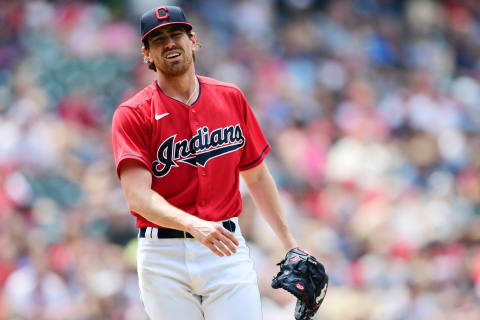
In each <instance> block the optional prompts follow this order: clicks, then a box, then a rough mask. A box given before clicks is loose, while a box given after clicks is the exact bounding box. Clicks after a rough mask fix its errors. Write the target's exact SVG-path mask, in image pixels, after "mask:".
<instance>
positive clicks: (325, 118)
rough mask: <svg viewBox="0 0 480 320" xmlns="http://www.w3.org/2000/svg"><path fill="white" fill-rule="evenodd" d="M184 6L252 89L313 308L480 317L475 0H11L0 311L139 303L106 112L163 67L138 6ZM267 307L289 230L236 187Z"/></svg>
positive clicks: (4, 45) (275, 312) (268, 309)
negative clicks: (324, 276)
mask: <svg viewBox="0 0 480 320" xmlns="http://www.w3.org/2000/svg"><path fill="white" fill-rule="evenodd" d="M159 4H170V5H181V6H182V7H183V8H184V10H185V12H186V14H187V16H188V18H189V20H190V21H191V22H192V23H193V25H194V26H195V29H194V31H196V32H197V35H198V39H199V41H200V42H201V43H202V48H201V50H200V52H199V53H198V54H197V62H196V68H197V72H198V73H199V74H202V75H206V76H211V77H214V78H217V79H219V80H222V81H228V82H232V83H234V84H236V85H237V86H239V87H240V88H241V89H242V90H243V91H244V92H245V94H246V96H247V99H248V100H249V103H250V105H251V106H252V108H253V110H254V111H255V113H256V115H257V117H258V119H259V121H260V122H261V125H262V127H263V129H264V131H265V134H266V135H267V138H268V140H269V142H270V143H271V145H272V147H273V149H272V152H271V153H270V155H269V156H268V157H267V160H266V161H267V163H268V165H269V167H270V169H271V171H272V174H273V176H274V177H275V180H276V181H277V183H278V186H279V189H280V192H281V197H282V201H283V202H284V207H285V209H286V214H287V217H288V220H289V223H290V225H291V227H292V230H293V232H294V234H295V236H296V237H297V239H298V241H299V243H300V244H301V246H302V247H304V248H306V249H308V250H309V251H311V252H312V253H313V254H314V255H316V256H317V257H318V259H319V260H320V261H322V262H323V263H324V265H325V266H326V268H327V270H328V273H329V276H330V287H329V291H328V294H327V298H326V300H325V302H324V305H323V306H322V307H321V309H320V311H319V313H318V314H317V316H316V317H315V319H322V320H367V319H372V320H400V319H402V320H403V319H408V320H433V319H435V320H444V319H445V320H446V319H448V320H455V319H462V320H470V319H471V320H473V319H480V64H479V61H480V60H479V59H478V58H479V57H480V41H479V39H480V2H478V1H476V0H451V1H439V0H438V1H434V0H410V1H407V0H405V1H402V0H336V1H333V0H331V1H327V0H323V1H321V0H317V1H315V0H298V1H295V0H238V1H222V0H208V1H207V0H205V1H164V2H161V3H160V2H158V1H157V0H155V1H154V0H130V1H128V0H125V1H113V0H111V1H108V0H104V1H93V0H90V1H30V0H28V1H27V0H25V1H7V0H2V1H0V44H1V45H0V140H1V142H0V320H20V319H37V320H47V319H48V320H50V319H52V320H56V319H58V320H60V319H69V320H97V319H98V320H100V319H102V320H103V319H109V320H142V319H146V316H145V314H144V311H143V307H142V304H141V301H140V300H139V294H138V286H137V275H136V269H135V250H136V234H137V233H136V229H135V226H134V218H133V217H132V216H130V215H129V213H128V209H127V205H126V202H125V200H124V197H123V193H122V190H121V189H120V185H119V182H118V180H117V177H116V175H115V169H114V162H113V156H112V152H111V143H110V138H111V137H110V134H111V132H110V130H111V127H110V122H111V116H112V113H113V111H114V109H115V108H116V106H117V105H118V104H119V102H121V101H123V100H125V99H127V98H129V97H131V96H132V95H133V94H134V93H135V92H136V91H137V90H139V89H141V88H143V87H144V86H145V85H147V84H149V83H150V82H151V81H153V79H155V73H154V72H152V71H151V70H148V68H147V66H146V65H145V64H144V63H143V59H142V56H141V51H140V46H141V42H140V40H139V38H140V37H139V22H138V21H139V17H140V15H141V14H142V13H143V12H144V11H145V10H148V9H150V8H153V7H156V6H159ZM241 191H242V195H243V198H244V210H243V213H242V216H241V218H240V222H241V228H242V230H243V233H244V235H245V237H246V238H247V240H248V242H249V246H250V249H251V254H252V257H253V259H254V261H255V266H256V268H257V271H258V275H259V285H260V288H261V293H262V300H263V311H264V319H265V320H274V319H275V320H286V319H292V318H293V308H294V304H295V300H294V299H293V298H292V297H291V296H290V295H289V294H287V293H284V292H282V291H280V290H272V289H271V288H270V281H271V278H272V276H273V275H274V273H275V272H276V266H275V263H276V262H277V261H278V260H279V259H280V258H281V257H282V256H283V255H284V252H283V249H282V248H281V246H280V243H279V242H278V240H276V238H275V236H274V235H273V233H272V232H271V230H270V229H269V227H268V225H267V224H266V223H265V222H264V220H263V218H262V217H261V215H260V214H259V213H258V212H257V211H256V209H255V207H254V205H253V202H252V200H251V198H250V197H249V195H248V192H247V191H246V190H245V187H244V186H243V185H242V186H241Z"/></svg>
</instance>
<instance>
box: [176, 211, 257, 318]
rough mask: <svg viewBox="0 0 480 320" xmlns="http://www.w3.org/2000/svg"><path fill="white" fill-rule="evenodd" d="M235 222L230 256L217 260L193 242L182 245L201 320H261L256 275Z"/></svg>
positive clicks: (208, 251)
mask: <svg viewBox="0 0 480 320" xmlns="http://www.w3.org/2000/svg"><path fill="white" fill-rule="evenodd" d="M234 219H235V220H236V218H234ZM232 220H233V219H232ZM235 222H236V230H235V233H234V235H235V237H236V238H237V240H238V242H239V245H238V246H237V252H236V253H235V254H233V255H231V256H224V257H218V256H217V255H215V254H214V253H212V252H211V251H210V249H208V248H207V247H205V246H203V245H202V244H201V243H199V242H197V241H191V242H186V243H185V245H186V250H187V256H190V257H191V260H190V259H188V258H187V259H186V264H187V267H188V268H189V270H190V276H191V279H192V284H193V287H194V288H195V291H196V293H198V294H199V295H201V296H202V308H203V312H204V315H205V320H227V319H228V320H246V319H248V320H261V319H262V310H261V304H260V293H259V289H258V283H257V275H256V272H255V270H254V266H253V261H252V260H251V258H250V252H249V249H248V247H247V246H246V243H245V239H244V238H243V236H242V234H241V231H240V228H239V226H238V222H237V221H235ZM190 261H191V262H192V263H191V262H190Z"/></svg>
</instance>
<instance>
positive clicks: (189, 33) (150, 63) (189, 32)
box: [143, 28, 200, 72]
mask: <svg viewBox="0 0 480 320" xmlns="http://www.w3.org/2000/svg"><path fill="white" fill-rule="evenodd" d="M185 32H186V33H187V36H188V37H189V38H190V39H191V38H192V37H193V33H192V30H187V29H186V28H185ZM154 35H155V32H153V33H152V34H150V35H148V37H146V38H145V39H143V47H144V48H145V49H146V50H149V48H150V45H149V43H148V39H150V38H151V37H152V36H154ZM197 48H200V44H199V43H197ZM192 56H193V61H195V51H192ZM143 61H144V62H145V63H146V64H147V65H148V69H151V70H153V71H155V72H157V67H155V63H154V62H153V61H148V59H147V57H146V56H143Z"/></svg>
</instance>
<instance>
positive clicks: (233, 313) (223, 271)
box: [113, 6, 297, 320]
mask: <svg viewBox="0 0 480 320" xmlns="http://www.w3.org/2000/svg"><path fill="white" fill-rule="evenodd" d="M192 29H193V27H192V25H191V24H190V23H188V22H187V20H186V18H185V15H184V13H183V11H182V9H181V8H179V7H174V6H168V7H160V8H155V9H152V10H150V11H148V12H146V13H145V14H144V15H143V16H142V18H141V33H142V42H143V47H142V52H143V54H144V57H145V60H146V62H147V63H148V65H149V67H150V68H151V69H153V70H155V71H156V72H157V79H156V81H154V82H153V83H152V84H150V85H149V86H147V87H146V88H144V89H143V90H142V91H140V92H139V93H138V94H136V95H135V96H134V97H133V98H131V99H130V100H128V101H126V102H124V103H122V104H120V106H119V107H118V108H117V110H116V111H115V114H114V116H113V150H114V156H115V161H116V168H117V174H118V176H119V178H120V181H121V185H122V188H123V191H124V193H125V196H126V198H127V201H128V205H129V209H130V210H131V213H132V214H133V215H134V216H136V219H137V222H136V225H137V227H138V228H139V229H140V231H139V247H138V252H137V262H138V265H137V268H138V275H139V286H140V293H141V298H142V301H143V303H144V306H145V310H146V312H147V314H148V316H149V317H150V318H151V319H152V320H160V319H162V320H167V319H168V320H187V319H188V320H200V319H206V320H225V319H233V320H245V319H248V320H259V319H262V314H261V307H260V295H259V291H258V285H257V279H256V274H255V271H254V269H253V264H252V261H251V259H250V257H249V251H248V248H247V247H246V245H245V240H244V238H243V237H242V234H241V232H240V229H239V226H238V216H239V214H240V212H241V209H242V203H241V196H240V193H239V190H238V187H239V175H240V174H241V176H242V178H243V179H244V181H245V182H246V185H247V186H248V189H249V191H250V193H251V195H252V197H253V199H254V201H255V203H256V205H257V207H258V208H259V210H260V211H261V213H262V214H263V216H264V217H265V219H266V221H267V222H268V223H269V225H270V226H271V228H272V229H273V230H274V232H275V233H276V235H277V236H278V237H279V239H280V240H281V242H282V244H283V246H284V248H285V250H286V251H288V250H289V249H292V248H294V247H296V246H297V243H296V241H295V239H294V237H293V236H292V234H291V232H290V230H289V228H288V226H287V223H286V219H285V216H284V213H283V211H282V208H281V205H280V200H279V195H278V191H277V189H276V186H275V183H274V180H273V179H272V176H271V175H270V173H269V171H268V168H267V166H266V165H265V163H264V162H263V159H264V157H265V156H266V155H267V153H268V152H269V151H270V145H269V144H268V142H267V140H266V139H265V137H264V135H263V133H262V131H261V129H260V127H259V125H258V123H257V120H256V119H255V116H254V114H253V112H252V110H251V109H250V107H249V105H248V103H247V101H246V99H245V97H244V96H243V94H242V93H241V91H240V90H239V89H238V88H236V87H235V86H233V85H231V84H228V83H223V82H220V81H217V80H214V79H211V78H207V77H203V76H198V75H196V73H195V66H194V54H195V52H196V51H197V49H198V46H197V37H196V34H195V33H194V32H193V31H192Z"/></svg>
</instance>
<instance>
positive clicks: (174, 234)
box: [138, 220, 235, 239]
mask: <svg viewBox="0 0 480 320" xmlns="http://www.w3.org/2000/svg"><path fill="white" fill-rule="evenodd" d="M222 225H223V227H224V228H225V229H227V230H228V231H230V232H235V223H234V222H233V221H231V220H226V221H223V222H222ZM150 230H152V234H151V235H150V238H151V237H152V235H153V227H152V228H151V229H150ZM146 232H147V228H141V229H140V233H139V235H138V236H139V237H140V238H145V233H146ZM157 238H158V239H170V238H188V239H193V236H192V235H191V234H190V233H188V232H185V231H181V230H176V229H168V228H158V232H157Z"/></svg>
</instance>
